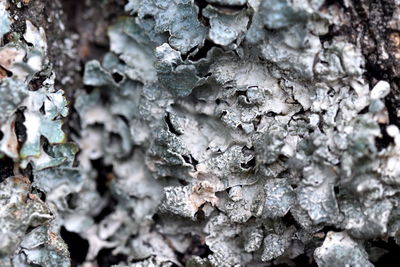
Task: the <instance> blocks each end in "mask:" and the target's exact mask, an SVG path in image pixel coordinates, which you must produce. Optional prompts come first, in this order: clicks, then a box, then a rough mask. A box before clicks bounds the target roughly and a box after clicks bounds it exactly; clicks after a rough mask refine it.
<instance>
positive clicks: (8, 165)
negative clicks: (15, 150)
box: [0, 157, 14, 182]
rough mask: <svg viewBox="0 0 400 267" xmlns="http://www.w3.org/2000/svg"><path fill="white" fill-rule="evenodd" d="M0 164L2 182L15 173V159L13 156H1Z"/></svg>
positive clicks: (0, 180)
mask: <svg viewBox="0 0 400 267" xmlns="http://www.w3.org/2000/svg"><path fill="white" fill-rule="evenodd" d="M0 166H1V167H0V182H3V181H4V179H6V178H8V177H10V176H13V175H14V161H13V160H12V159H11V158H9V157H3V158H0Z"/></svg>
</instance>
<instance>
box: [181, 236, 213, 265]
mask: <svg viewBox="0 0 400 267" xmlns="http://www.w3.org/2000/svg"><path fill="white" fill-rule="evenodd" d="M191 238H192V240H191V243H190V245H189V247H188V249H187V250H186V251H185V253H179V252H176V254H177V258H178V260H179V262H180V263H182V264H183V266H186V263H187V261H188V260H189V258H190V257H191V256H199V257H201V258H207V257H208V256H209V255H211V254H212V252H211V250H210V248H209V247H208V246H207V245H206V243H205V240H204V238H203V237H201V236H199V235H193V236H191Z"/></svg>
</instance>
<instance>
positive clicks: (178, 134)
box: [164, 113, 182, 136]
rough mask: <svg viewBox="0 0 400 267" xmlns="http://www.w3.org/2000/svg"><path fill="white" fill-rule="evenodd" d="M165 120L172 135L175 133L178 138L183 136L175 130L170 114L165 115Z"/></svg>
mask: <svg viewBox="0 0 400 267" xmlns="http://www.w3.org/2000/svg"><path fill="white" fill-rule="evenodd" d="M164 120H165V123H166V124H167V127H168V131H170V132H171V133H173V134H175V135H177V136H180V135H182V134H181V133H179V132H178V131H177V130H176V129H175V128H174V126H173V125H172V122H171V115H170V114H169V113H167V115H165V117H164Z"/></svg>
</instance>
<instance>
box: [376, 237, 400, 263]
mask: <svg viewBox="0 0 400 267" xmlns="http://www.w3.org/2000/svg"><path fill="white" fill-rule="evenodd" d="M370 245H371V246H372V247H378V248H381V249H384V250H386V251H388V252H387V253H385V254H383V255H382V256H381V257H379V259H378V260H377V261H375V262H374V265H375V266H376V267H386V266H392V265H393V263H394V262H398V260H399V255H400V246H399V245H397V244H396V242H395V240H394V238H393V237H390V238H389V239H388V241H387V242H385V241H383V240H377V241H372V242H371V243H370Z"/></svg>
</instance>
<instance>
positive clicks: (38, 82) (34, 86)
mask: <svg viewBox="0 0 400 267" xmlns="http://www.w3.org/2000/svg"><path fill="white" fill-rule="evenodd" d="M46 79H47V77H46V76H39V77H36V78H33V79H32V80H31V81H30V82H29V84H28V90H29V91H37V90H39V88H40V87H42V85H43V82H44V81H45V80H46Z"/></svg>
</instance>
